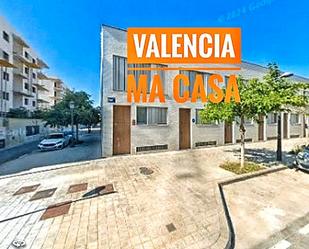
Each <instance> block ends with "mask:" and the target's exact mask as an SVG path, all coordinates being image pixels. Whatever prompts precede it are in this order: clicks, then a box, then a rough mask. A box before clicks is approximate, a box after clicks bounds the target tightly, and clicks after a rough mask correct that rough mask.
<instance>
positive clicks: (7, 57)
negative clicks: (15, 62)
mask: <svg viewBox="0 0 309 249" xmlns="http://www.w3.org/2000/svg"><path fill="white" fill-rule="evenodd" d="M2 57H3V59H4V60H6V61H9V60H10V56H9V54H8V53H7V52H5V51H2Z"/></svg>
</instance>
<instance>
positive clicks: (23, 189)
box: [13, 184, 40, 195]
mask: <svg viewBox="0 0 309 249" xmlns="http://www.w3.org/2000/svg"><path fill="white" fill-rule="evenodd" d="M39 186H40V184H36V185H31V186H25V187H21V188H20V189H18V190H17V191H16V192H15V193H14V194H13V195H21V194H25V193H29V192H33V191H35V190H36V189H37V188H38V187H39Z"/></svg>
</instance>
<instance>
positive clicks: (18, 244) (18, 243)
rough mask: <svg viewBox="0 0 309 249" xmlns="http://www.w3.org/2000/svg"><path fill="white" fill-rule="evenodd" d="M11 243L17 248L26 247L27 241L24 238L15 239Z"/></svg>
mask: <svg viewBox="0 0 309 249" xmlns="http://www.w3.org/2000/svg"><path fill="white" fill-rule="evenodd" d="M11 245H12V246H14V247H15V248H22V247H25V246H26V242H25V241H23V240H18V239H15V240H14V241H13V242H12V243H11Z"/></svg>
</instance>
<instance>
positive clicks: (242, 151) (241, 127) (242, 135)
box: [239, 117, 246, 168]
mask: <svg viewBox="0 0 309 249" xmlns="http://www.w3.org/2000/svg"><path fill="white" fill-rule="evenodd" d="M244 123H245V118H244V117H241V118H240V125H239V132H240V167H241V168H243V167H244V166H245V133H246V129H245V125H244Z"/></svg>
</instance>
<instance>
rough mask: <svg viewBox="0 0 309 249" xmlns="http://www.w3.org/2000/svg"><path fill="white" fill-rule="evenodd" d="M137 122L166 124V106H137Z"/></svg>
mask: <svg viewBox="0 0 309 249" xmlns="http://www.w3.org/2000/svg"><path fill="white" fill-rule="evenodd" d="M136 119H137V124H147V125H158V124H167V108H164V107H137V118H136Z"/></svg>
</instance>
